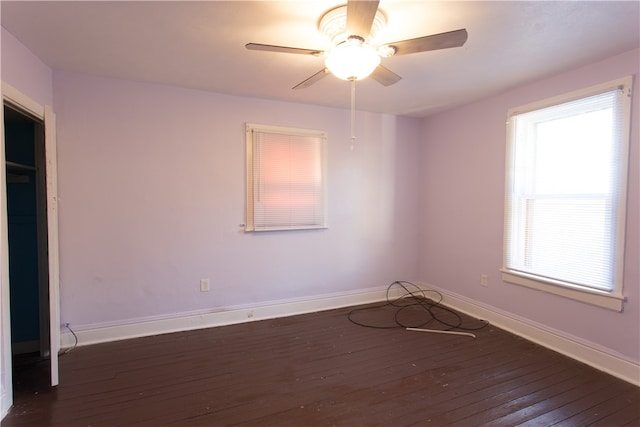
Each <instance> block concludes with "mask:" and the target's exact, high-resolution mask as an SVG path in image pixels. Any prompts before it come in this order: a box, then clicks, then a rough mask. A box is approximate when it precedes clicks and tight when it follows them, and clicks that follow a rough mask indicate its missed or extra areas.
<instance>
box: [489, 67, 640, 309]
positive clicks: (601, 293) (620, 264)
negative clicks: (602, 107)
mask: <svg viewBox="0 0 640 427" xmlns="http://www.w3.org/2000/svg"><path fill="white" fill-rule="evenodd" d="M632 87H633V77H632V76H625V77H622V78H619V79H616V80H612V81H609V82H606V83H602V84H599V85H595V86H591V87H588V88H585V89H581V90H577V91H573V92H570V93H566V94H563V95H559V96H555V97H551V98H547V99H544V100H540V101H536V102H532V103H529V104H526V105H523V106H519V107H516V108H511V109H509V110H508V112H507V152H506V176H505V206H504V242H503V245H504V246H503V264H502V268H501V270H500V271H501V273H502V279H503V281H505V282H508V283H512V284H516V285H520V286H525V287H529V288H533V289H537V290H541V291H544V292H548V293H551V294H555V295H560V296H563V297H566V298H571V299H574V300H577V301H581V302H585V303H588V304H592V305H595V306H598V307H603V308H606V309H609V310H613V311H617V312H621V311H622V309H623V303H624V301H625V297H624V295H623V269H624V247H625V233H626V231H625V228H626V210H627V186H628V164H629V141H630V128H631V96H632ZM616 89H618V90H621V91H622V92H623V98H622V106H621V107H622V108H621V115H622V117H621V120H622V123H621V135H620V141H619V146H618V149H619V156H620V157H619V159H620V161H619V169H618V175H617V177H618V184H619V185H618V187H617V188H618V199H617V200H618V204H617V208H616V210H617V212H616V215H617V216H616V218H615V224H616V230H615V232H616V236H615V238H616V243H615V249H614V250H615V259H614V266H613V284H612V285H613V289H612V290H611V291H605V290H597V289H594V288H589V287H584V286H580V285H575V284H571V283H568V282H563V281H561V280H555V279H550V278H546V277H541V276H538V275H535V274H529V273H525V272H521V271H518V270H512V269H510V268H508V267H507V265H508V263H507V257H508V251H509V246H508V243H509V233H510V216H509V215H510V212H509V211H510V209H509V207H510V202H509V201H510V188H511V185H512V182H513V180H514V168H515V161H514V160H515V155H514V147H515V125H514V120H513V117H514V116H517V115H519V114H524V113H528V112H532V111H535V110H540V109H543V108H547V107H551V106H555V105H559V104H564V103H568V102H572V101H576V100H579V99H582V98H588V97H591V96H594V95H598V94H602V93H605V92H609V91H612V90H616Z"/></svg>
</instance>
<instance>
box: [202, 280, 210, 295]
mask: <svg viewBox="0 0 640 427" xmlns="http://www.w3.org/2000/svg"><path fill="white" fill-rule="evenodd" d="M200 292H209V279H200Z"/></svg>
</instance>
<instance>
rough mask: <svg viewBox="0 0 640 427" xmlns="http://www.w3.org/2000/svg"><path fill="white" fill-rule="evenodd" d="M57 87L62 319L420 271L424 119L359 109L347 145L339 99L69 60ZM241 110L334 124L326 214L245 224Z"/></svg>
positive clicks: (124, 314)
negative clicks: (145, 78)
mask: <svg viewBox="0 0 640 427" xmlns="http://www.w3.org/2000/svg"><path fill="white" fill-rule="evenodd" d="M346 90H348V86H347V85H345V91H346ZM54 98H55V110H56V113H57V117H58V171H59V195H60V262H61V266H60V271H61V304H62V310H61V313H62V316H61V320H62V321H63V322H70V323H71V324H74V325H76V327H77V328H79V329H82V328H86V327H95V326H99V325H105V324H111V325H112V324H118V323H120V322H122V323H125V322H130V321H135V320H137V319H143V318H153V317H164V316H172V315H176V314H180V313H186V312H191V311H198V310H207V309H224V308H225V307H230V306H234V305H239V304H261V303H265V302H270V301H278V300H286V299H292V298H307V297H314V296H316V295H322V294H330V293H340V292H348V291H356V290H366V289H372V288H376V287H381V286H386V285H387V284H389V283H390V282H392V281H393V280H397V279H414V278H416V277H417V273H418V256H417V248H418V239H417V235H416V233H415V232H414V230H416V229H417V225H418V216H417V212H418V202H417V198H416V197H415V194H416V193H417V191H418V184H417V183H418V179H417V176H418V160H417V159H416V157H415V153H416V152H417V151H418V149H419V133H420V124H421V122H420V121H419V120H416V119H408V118H398V117H394V116H388V115H378V114H366V113H359V114H358V117H357V133H358V142H357V143H356V148H355V150H353V151H351V150H350V149H349V145H350V141H349V113H348V112H347V111H344V110H339V109H329V108H321V107H315V106H308V105H300V104H290V103H281V102H272V101H266V100H259V99H248V98H240V97H233V96H226V95H219V94H211V93H206V92H199V91H194V90H186V89H179V88H174V87H167V86H161V85H155V84H145V83H136V82H129V81H118V80H111V79H105V78H97V77H90V76H86V75H79V74H71V73H66V72H56V73H54ZM245 122H252V123H260V124H269V125H280V126H291V127H301V128H310V129H321V130H325V131H327V132H328V135H329V143H328V179H329V192H328V195H329V229H326V230H308V231H293V232H267V233H244V232H243V231H242V229H241V227H239V224H241V223H243V222H244V206H245V201H244V200H245V199H244V197H245V196H244V185H245V176H244V173H245V168H244V162H245V160H244V153H245V149H244V123H245ZM201 278H210V279H211V291H210V292H208V293H201V292H200V291H199V280H200V279H201Z"/></svg>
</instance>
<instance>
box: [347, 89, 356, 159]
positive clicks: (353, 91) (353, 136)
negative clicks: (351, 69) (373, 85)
mask: <svg viewBox="0 0 640 427" xmlns="http://www.w3.org/2000/svg"><path fill="white" fill-rule="evenodd" d="M355 142H356V79H351V146H350V147H349V148H350V149H351V151H353V148H354V146H353V144H354V143H355Z"/></svg>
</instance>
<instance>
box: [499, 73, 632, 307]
mask: <svg viewBox="0 0 640 427" xmlns="http://www.w3.org/2000/svg"><path fill="white" fill-rule="evenodd" d="M631 84H632V79H631V77H627V78H623V79H620V80H616V81H613V82H609V83H607V84H604V85H600V86H597V87H592V88H589V89H586V90H583V91H580V92H577V93H571V94H567V95H564V96H561V97H557V98H553V99H548V100H545V101H541V102H538V103H534V104H530V105H526V106H523V107H518V108H515V109H512V110H509V113H508V152H507V162H508V163H507V183H506V209H505V254H504V267H503V270H502V271H503V279H504V280H505V281H508V282H512V283H516V284H519V285H524V286H530V287H534V288H537V289H541V290H544V291H548V292H552V293H555V294H559V295H563V296H567V297H570V298H575V299H578V300H581V301H584V302H588V303H592V304H596V305H600V306H604V307H606V308H610V309H613V310H617V311H620V310H622V302H623V296H622V268H623V259H624V253H623V250H624V236H625V229H624V228H625V212H626V185H627V163H628V160H627V158H628V144H629V126H630V104H631V101H630V98H631Z"/></svg>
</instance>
